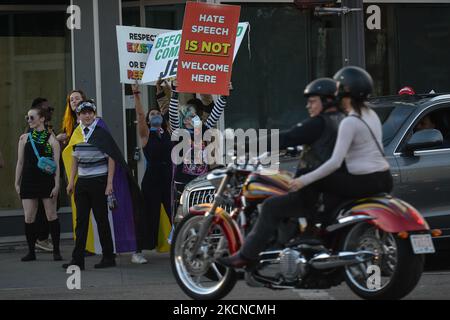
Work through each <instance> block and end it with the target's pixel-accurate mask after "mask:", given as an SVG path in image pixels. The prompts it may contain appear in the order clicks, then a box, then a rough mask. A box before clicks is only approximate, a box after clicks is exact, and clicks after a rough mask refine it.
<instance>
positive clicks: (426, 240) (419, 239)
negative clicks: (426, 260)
mask: <svg viewBox="0 0 450 320" xmlns="http://www.w3.org/2000/svg"><path fill="white" fill-rule="evenodd" d="M410 239H411V245H412V248H413V251H414V253H415V254H423V253H434V252H435V250H434V245H433V240H432V239H431V235H429V234H413V235H411V236H410Z"/></svg>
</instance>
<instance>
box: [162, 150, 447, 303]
mask: <svg viewBox="0 0 450 320" xmlns="http://www.w3.org/2000/svg"><path fill="white" fill-rule="evenodd" d="M259 160H260V159H258V161H256V163H255V164H249V163H245V164H240V165H238V164H230V165H228V167H226V168H223V169H216V170H213V171H212V172H211V173H209V174H208V176H207V179H208V180H209V182H210V183H211V184H212V185H213V186H215V187H216V190H217V192H216V195H215V198H214V201H213V202H212V203H203V204H198V205H195V206H193V207H192V208H190V210H189V214H188V215H187V216H186V217H185V218H184V219H183V220H182V221H181V222H180V223H179V225H178V226H177V227H176V229H175V233H174V236H173V240H172V241H173V242H172V246H171V255H170V260H171V268H172V272H173V274H174V276H175V279H176V281H177V283H178V285H179V286H180V287H181V289H182V290H183V291H184V292H185V293H186V294H187V295H188V296H189V297H191V298H193V299H200V300H209V299H221V298H223V297H225V296H226V295H227V294H228V293H229V292H230V291H231V290H232V289H233V287H234V286H235V284H236V282H237V280H238V279H239V278H240V277H239V275H240V274H241V273H240V272H238V271H237V270H234V269H233V268H228V267H225V266H223V265H220V264H219V263H217V262H216V260H217V259H218V258H219V257H222V256H226V255H232V254H234V253H235V252H237V251H238V250H239V248H240V247H241V246H242V244H243V242H244V241H245V235H246V234H248V232H249V231H250V230H251V228H252V226H253V225H254V223H255V221H256V219H257V216H258V207H259V206H260V205H261V203H262V202H263V201H264V200H265V199H267V198H269V197H272V196H276V195H282V194H286V193H288V192H289V182H290V181H291V179H292V177H291V176H290V175H288V174H286V173H275V174H270V175H269V174H266V173H265V172H264V168H263V167H262V166H261V164H260V161H259ZM230 205H231V206H232V208H233V210H232V211H231V212H227V211H225V210H224V209H223V208H222V207H226V206H230ZM330 217H331V219H330ZM307 229H308V228H307V225H306V223H305V219H302V218H300V219H295V218H292V219H288V220H287V221H285V222H283V224H282V226H280V228H279V232H278V235H277V236H276V237H274V239H271V242H270V246H269V247H268V249H267V250H266V251H264V252H261V253H260V254H259V261H258V263H257V264H256V266H255V265H253V266H251V267H247V268H245V269H244V278H245V281H246V282H247V284H248V285H249V286H252V287H266V288H270V289H327V288H331V287H333V286H337V285H340V284H341V283H342V282H344V281H345V282H346V283H347V285H348V287H349V288H350V289H351V290H352V291H353V292H354V293H355V294H357V295H358V296H359V297H361V298H364V299H400V298H402V297H404V296H406V295H407V294H409V293H410V292H411V291H412V290H413V289H414V287H415V286H416V285H417V283H418V281H419V279H420V277H421V275H422V271H423V267H424V261H425V259H424V255H425V254H429V253H434V251H435V250H434V245H433V241H432V237H434V236H438V235H439V233H440V230H438V229H436V230H430V228H429V226H428V224H427V222H426V221H425V220H424V218H423V217H422V216H421V214H420V213H419V212H418V211H417V210H416V209H415V208H414V207H412V206H411V205H410V204H408V203H406V202H404V201H402V200H400V199H397V198H395V197H392V196H390V195H386V194H383V195H377V196H373V197H368V198H364V199H354V200H351V201H347V202H345V203H343V204H341V205H340V206H339V207H338V208H337V209H335V210H334V212H333V214H331V216H328V219H323V221H322V223H321V224H320V223H319V224H317V225H314V226H313V228H312V229H313V230H315V234H316V236H315V237H310V236H305V230H307ZM308 230H311V228H309V229H308Z"/></svg>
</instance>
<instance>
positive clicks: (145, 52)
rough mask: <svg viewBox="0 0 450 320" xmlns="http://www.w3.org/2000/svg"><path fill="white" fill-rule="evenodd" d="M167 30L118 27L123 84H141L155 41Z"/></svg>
mask: <svg viewBox="0 0 450 320" xmlns="http://www.w3.org/2000/svg"><path fill="white" fill-rule="evenodd" d="M168 31H170V30H166V29H151V28H137V27H126V26H116V34H117V48H118V52H119V68H120V82H121V83H135V81H136V80H138V81H139V82H140V80H141V79H142V76H143V74H144V70H145V66H146V64H147V59H148V56H149V54H150V52H151V49H152V47H153V41H154V40H155V39H156V36H157V35H158V34H160V33H164V32H168Z"/></svg>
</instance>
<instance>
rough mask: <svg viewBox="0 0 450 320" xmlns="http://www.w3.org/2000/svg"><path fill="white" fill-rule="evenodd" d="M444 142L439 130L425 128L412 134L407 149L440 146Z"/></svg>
mask: <svg viewBox="0 0 450 320" xmlns="http://www.w3.org/2000/svg"><path fill="white" fill-rule="evenodd" d="M443 142H444V138H443V137H442V133H441V132H440V131H439V130H436V129H424V130H420V131H418V132H416V133H414V134H413V135H412V137H411V138H410V139H409V140H408V142H407V143H406V150H408V151H414V150H419V149H425V148H433V147H439V146H440V145H442V143H443Z"/></svg>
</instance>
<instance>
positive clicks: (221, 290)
mask: <svg viewBox="0 0 450 320" xmlns="http://www.w3.org/2000/svg"><path fill="white" fill-rule="evenodd" d="M202 221H203V216H198V215H191V214H189V215H187V216H186V217H185V218H184V219H183V220H182V221H181V222H180V223H179V224H178V226H177V228H176V229H175V233H174V237H173V242H172V246H171V252H170V263H171V267H172V273H173V274H174V276H175V279H176V281H177V283H178V285H179V286H180V287H181V289H182V290H183V291H184V292H185V293H186V294H187V295H188V296H189V297H191V298H193V299H196V300H216V299H221V298H223V297H225V296H226V295H227V294H228V293H229V292H230V291H231V290H232V289H233V288H234V286H235V284H236V281H237V279H238V277H237V274H236V272H235V271H234V270H233V269H231V268H225V267H224V266H221V265H216V263H215V262H213V261H211V260H212V257H211V256H210V253H211V252H214V250H216V249H217V247H215V244H217V243H218V242H219V241H226V238H225V237H224V233H223V230H222V229H221V227H220V225H212V226H211V232H210V234H209V235H208V236H207V237H206V238H205V240H204V241H203V242H202V245H201V249H199V252H200V253H199V254H197V256H195V257H192V251H190V250H191V249H192V245H193V243H194V242H195V239H196V236H197V234H198V231H199V229H200V225H201V223H202ZM225 246H226V248H227V244H225Z"/></svg>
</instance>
